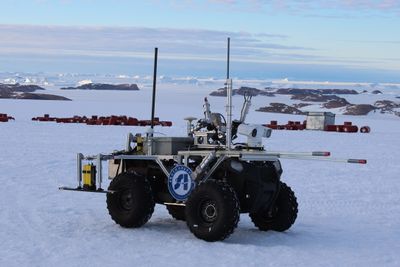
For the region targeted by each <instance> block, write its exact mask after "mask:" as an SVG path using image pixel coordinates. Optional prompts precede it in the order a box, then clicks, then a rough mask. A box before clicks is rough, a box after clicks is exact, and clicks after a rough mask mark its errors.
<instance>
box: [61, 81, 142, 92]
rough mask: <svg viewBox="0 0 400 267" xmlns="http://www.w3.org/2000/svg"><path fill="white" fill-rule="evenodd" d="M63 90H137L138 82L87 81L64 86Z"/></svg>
mask: <svg viewBox="0 0 400 267" xmlns="http://www.w3.org/2000/svg"><path fill="white" fill-rule="evenodd" d="M61 89H62V90H121V91H137V90H139V87H138V86H137V84H134V83H133V84H106V83H87V84H84V85H80V86H77V87H63V88H61Z"/></svg>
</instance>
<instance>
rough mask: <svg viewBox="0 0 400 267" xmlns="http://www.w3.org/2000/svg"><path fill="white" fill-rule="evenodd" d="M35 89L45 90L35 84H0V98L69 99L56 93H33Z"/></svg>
mask: <svg viewBox="0 0 400 267" xmlns="http://www.w3.org/2000/svg"><path fill="white" fill-rule="evenodd" d="M36 90H45V89H44V88H42V87H40V86H37V85H20V84H0V98H3V99H33V100H71V99H69V98H66V97H63V96H58V95H50V94H36V93H33V92H35V91H36Z"/></svg>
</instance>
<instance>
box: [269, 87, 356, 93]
mask: <svg viewBox="0 0 400 267" xmlns="http://www.w3.org/2000/svg"><path fill="white" fill-rule="evenodd" d="M275 94H280V95H305V94H306V95H310V94H319V95H333V94H335V95H357V94H358V92H357V91H356V90H352V89H299V88H281V89H278V90H276V92H275Z"/></svg>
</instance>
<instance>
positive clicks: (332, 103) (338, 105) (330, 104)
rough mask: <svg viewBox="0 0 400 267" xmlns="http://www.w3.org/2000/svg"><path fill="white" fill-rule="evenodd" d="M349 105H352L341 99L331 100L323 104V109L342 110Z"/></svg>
mask: <svg viewBox="0 0 400 267" xmlns="http://www.w3.org/2000/svg"><path fill="white" fill-rule="evenodd" d="M347 105H350V103H349V102H348V101H347V100H346V99H344V98H341V97H339V99H335V100H330V101H328V102H326V103H324V104H322V107H324V108H328V109H331V108H341V107H345V106H347Z"/></svg>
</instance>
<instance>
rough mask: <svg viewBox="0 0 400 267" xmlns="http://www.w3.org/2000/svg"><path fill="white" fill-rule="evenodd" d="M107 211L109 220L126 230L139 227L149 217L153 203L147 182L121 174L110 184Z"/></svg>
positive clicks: (131, 175) (130, 175)
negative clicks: (109, 216)
mask: <svg viewBox="0 0 400 267" xmlns="http://www.w3.org/2000/svg"><path fill="white" fill-rule="evenodd" d="M108 190H110V191H115V193H112V194H111V193H107V209H108V213H109V214H110V215H111V218H112V219H113V220H114V221H115V222H116V223H117V224H119V225H121V226H123V227H127V228H134V227H140V226H142V225H144V224H145V223H146V222H147V221H148V220H149V219H150V217H151V215H152V214H153V211H154V206H155V202H154V199H153V195H152V192H151V187H150V184H149V182H148V181H147V179H146V178H145V177H142V176H138V175H135V174H131V173H121V174H119V175H118V176H116V177H115V178H114V179H113V180H112V181H111V183H110V186H109V187H108Z"/></svg>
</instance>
